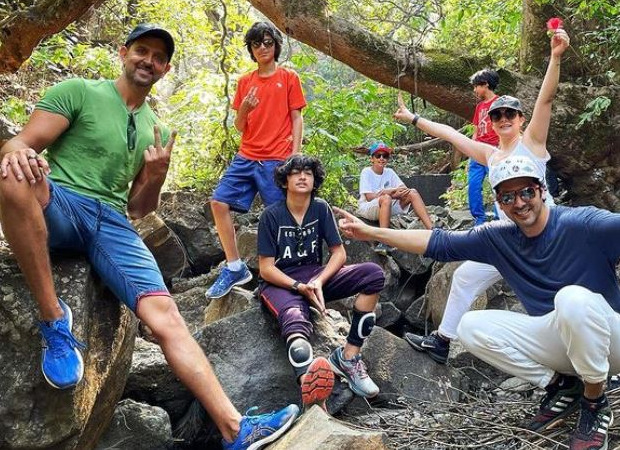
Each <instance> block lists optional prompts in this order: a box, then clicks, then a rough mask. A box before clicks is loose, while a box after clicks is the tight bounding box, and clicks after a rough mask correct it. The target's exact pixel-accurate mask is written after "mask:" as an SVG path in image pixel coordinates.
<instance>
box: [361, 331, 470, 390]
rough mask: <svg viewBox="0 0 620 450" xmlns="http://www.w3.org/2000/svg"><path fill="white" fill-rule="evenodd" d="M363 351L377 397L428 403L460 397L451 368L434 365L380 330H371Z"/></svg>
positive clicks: (391, 335) (426, 357)
mask: <svg viewBox="0 0 620 450" xmlns="http://www.w3.org/2000/svg"><path fill="white" fill-rule="evenodd" d="M362 352H363V356H364V361H365V362H366V364H367V366H368V374H369V375H370V377H371V378H372V379H373V380H374V382H375V383H377V386H379V389H380V390H381V393H380V394H379V395H382V396H389V397H391V398H394V397H398V396H401V395H404V396H407V397H410V398H415V399H417V400H427V401H433V400H436V399H438V398H443V399H447V398H452V399H454V400H456V399H458V398H459V396H460V394H459V393H460V388H461V386H460V381H459V378H460V377H459V374H458V373H457V372H456V371H455V370H454V369H452V368H451V367H450V366H447V365H442V364H437V363H436V362H434V361H433V360H431V359H430V358H429V357H428V355H425V354H424V353H420V352H417V351H415V350H414V349H412V348H411V346H410V345H409V344H407V342H405V340H403V339H400V338H399V337H396V336H394V335H393V334H392V333H390V332H389V331H386V330H384V329H383V328H380V327H375V328H374V330H373V331H372V333H371V335H370V337H369V338H368V339H367V340H366V344H365V345H364V347H363V349H362Z"/></svg>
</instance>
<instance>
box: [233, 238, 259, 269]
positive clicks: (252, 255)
mask: <svg viewBox="0 0 620 450" xmlns="http://www.w3.org/2000/svg"><path fill="white" fill-rule="evenodd" d="M237 249H238V250H239V256H240V257H241V259H242V260H244V261H245V263H246V264H247V265H248V267H249V268H250V269H251V270H253V271H255V272H258V229H257V228H249V227H243V228H241V229H240V230H239V231H238V232H237Z"/></svg>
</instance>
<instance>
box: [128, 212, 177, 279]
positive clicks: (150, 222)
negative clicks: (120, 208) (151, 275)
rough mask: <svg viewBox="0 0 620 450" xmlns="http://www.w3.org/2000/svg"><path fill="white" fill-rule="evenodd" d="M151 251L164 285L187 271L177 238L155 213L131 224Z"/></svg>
mask: <svg viewBox="0 0 620 450" xmlns="http://www.w3.org/2000/svg"><path fill="white" fill-rule="evenodd" d="M132 224H133V226H134V227H135V228H136V231H137V232H138V234H139V235H140V237H141V238H142V240H143V241H144V243H145V244H146V246H147V247H148V249H149V250H150V251H151V253H152V254H153V256H154V257H155V260H156V261H157V265H158V266H159V269H160V270H161V273H162V276H163V277H164V280H165V282H166V283H169V282H170V280H172V278H174V277H178V276H180V275H181V274H182V273H183V272H184V271H185V270H186V269H189V259H188V256H187V253H186V251H185V247H184V246H183V243H182V242H181V240H180V239H179V237H178V236H177V235H176V234H175V233H174V231H172V230H171V229H170V227H168V226H167V225H166V224H165V222H164V221H163V220H162V219H161V218H160V217H159V216H157V215H156V214H155V213H150V214H148V215H146V216H145V217H143V218H142V219H138V220H134V221H133V222H132Z"/></svg>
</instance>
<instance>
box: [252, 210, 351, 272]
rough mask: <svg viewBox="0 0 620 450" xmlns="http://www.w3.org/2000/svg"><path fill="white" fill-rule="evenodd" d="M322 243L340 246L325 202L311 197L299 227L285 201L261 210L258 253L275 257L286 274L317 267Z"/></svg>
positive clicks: (320, 256) (336, 229) (330, 213)
mask: <svg viewBox="0 0 620 450" xmlns="http://www.w3.org/2000/svg"><path fill="white" fill-rule="evenodd" d="M323 241H325V243H326V244H327V246H328V247H330V248H331V247H333V246H335V245H340V244H342V239H340V234H339V233H338V226H337V225H336V219H335V218H334V213H333V211H332V209H331V208H330V207H329V205H328V204H327V202H326V201H325V200H323V199H320V198H314V199H313V200H312V201H311V202H310V206H309V207H308V211H306V215H305V216H304V218H303V221H302V223H301V226H299V225H298V224H297V222H296V221H295V219H294V218H293V215H292V214H291V213H290V211H289V210H288V208H287V207H286V200H282V201H281V202H278V203H275V204H273V205H271V206H269V207H267V208H266V209H265V211H264V212H263V214H262V215H261V217H260V222H259V224H258V254H259V255H260V256H267V257H273V258H275V262H276V267H277V268H278V269H280V270H281V271H282V272H284V273H286V271H287V269H292V268H295V267H300V266H307V265H321V264H322V261H323V251H322V247H323Z"/></svg>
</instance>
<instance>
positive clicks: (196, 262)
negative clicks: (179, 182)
mask: <svg viewBox="0 0 620 450" xmlns="http://www.w3.org/2000/svg"><path fill="white" fill-rule="evenodd" d="M161 199H162V200H161V205H160V207H159V209H158V210H157V213H158V214H159V215H160V217H162V218H163V219H164V221H165V222H166V224H167V225H168V226H169V227H170V228H171V229H172V230H173V231H174V232H175V233H176V234H177V235H178V236H179V238H180V239H181V241H182V242H183V244H184V245H185V249H186V250H187V254H188V257H189V261H190V264H191V266H192V269H193V270H194V273H197V274H199V273H205V272H207V271H208V270H209V269H210V268H211V267H212V266H214V265H215V264H217V263H218V262H220V261H221V260H223V259H224V252H223V251H222V247H221V245H220V240H219V237H218V235H217V231H216V230H215V227H214V224H213V218H212V216H211V209H210V207H209V205H208V202H207V197H206V195H205V194H200V193H195V192H184V191H179V192H164V193H162V196H161Z"/></svg>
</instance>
